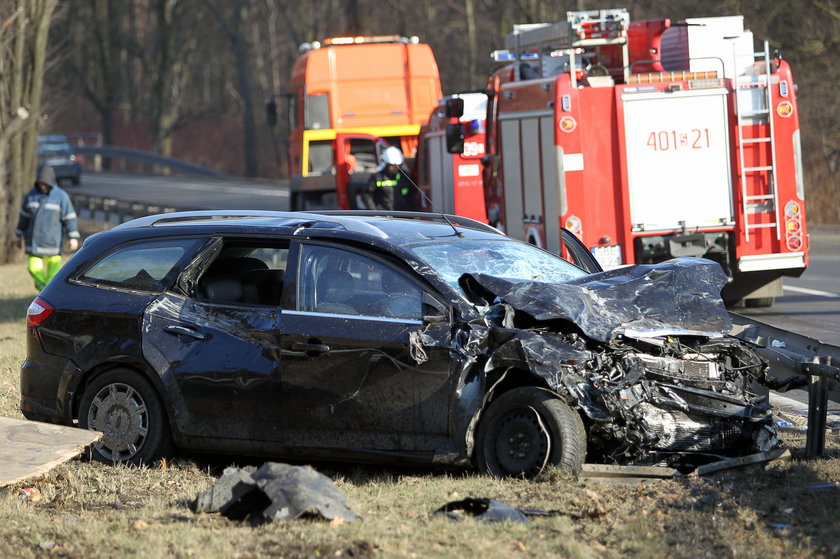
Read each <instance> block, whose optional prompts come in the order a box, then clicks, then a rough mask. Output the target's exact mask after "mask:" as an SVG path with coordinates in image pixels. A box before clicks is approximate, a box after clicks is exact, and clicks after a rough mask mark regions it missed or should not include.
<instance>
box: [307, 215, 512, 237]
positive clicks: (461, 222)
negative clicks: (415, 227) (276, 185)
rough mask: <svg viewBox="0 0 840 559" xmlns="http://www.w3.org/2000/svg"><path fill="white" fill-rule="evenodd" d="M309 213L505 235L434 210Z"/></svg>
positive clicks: (490, 227) (471, 220) (490, 228)
mask: <svg viewBox="0 0 840 559" xmlns="http://www.w3.org/2000/svg"><path fill="white" fill-rule="evenodd" d="M308 213H312V214H319V215H328V216H346V217H353V216H356V217H389V218H399V219H422V220H425V221H435V222H441V223H449V224H450V225H451V224H453V223H454V224H455V225H461V226H465V227H470V228H471V229H477V230H479V231H484V232H486V233H496V234H499V235H504V233H502V232H501V231H500V230H498V229H496V228H495V227H493V226H492V225H487V224H486V223H484V222H482V221H478V220H475V219H471V218H468V217H462V216H460V215H453V214H443V213H434V212H411V211H400V210H313V211H310V212H308Z"/></svg>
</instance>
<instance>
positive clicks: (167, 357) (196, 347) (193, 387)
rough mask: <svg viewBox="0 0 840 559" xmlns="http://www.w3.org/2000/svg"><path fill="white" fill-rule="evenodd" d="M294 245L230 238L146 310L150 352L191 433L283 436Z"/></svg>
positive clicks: (179, 423)
mask: <svg viewBox="0 0 840 559" xmlns="http://www.w3.org/2000/svg"><path fill="white" fill-rule="evenodd" d="M287 246H288V244H287V243H285V244H283V243H279V244H276V245H269V246H266V245H265V242H264V241H258V240H254V241H251V242H250V243H249V242H248V241H247V240H236V241H228V240H226V241H225V243H224V246H222V244H221V241H220V243H219V244H217V245H216V246H214V247H212V248H211V249H210V250H208V251H207V254H206V255H205V256H204V257H203V258H200V259H199V260H198V262H197V263H194V264H193V265H191V266H190V267H188V269H187V270H185V272H184V273H183V274H182V277H181V278H180V279H179V285H180V286H181V290H180V292H179V291H175V290H173V291H167V292H164V293H162V294H161V295H160V296H159V297H158V298H157V299H156V300H155V301H154V302H152V303H151V304H150V305H149V306H148V307H147V309H146V311H145V313H144V315H143V333H144V334H143V354H144V358H145V359H146V361H147V362H149V363H150V364H151V365H152V366H153V367H154V369H155V370H156V371H157V373H158V375H159V376H160V377H161V379H162V380H163V382H164V385H165V386H166V387H167V391H168V394H169V397H170V401H171V402H172V410H173V414H172V417H173V418H174V421H175V424H176V425H175V426H176V427H177V429H178V430H179V431H180V432H181V433H183V434H184V435H186V436H189V437H209V438H214V439H223V438H227V439H238V440H253V441H275V442H276V441H278V440H279V430H278V429H277V422H278V421H279V419H280V416H279V404H280V400H281V394H282V391H281V364H280V345H279V343H280V328H279V324H280V319H281V312H280V306H279V302H280V291H281V289H282V283H283V275H284V272H285V270H284V267H285V255H286V254H287V253H288V248H287Z"/></svg>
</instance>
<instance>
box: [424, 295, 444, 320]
mask: <svg viewBox="0 0 840 559" xmlns="http://www.w3.org/2000/svg"><path fill="white" fill-rule="evenodd" d="M446 316H447V313H446V307H445V306H443V305H442V304H441V303H440V301H438V300H437V299H435V298H434V297H432V296H431V295H429V294H428V293H423V322H425V323H427V324H435V323H438V322H445V321H446Z"/></svg>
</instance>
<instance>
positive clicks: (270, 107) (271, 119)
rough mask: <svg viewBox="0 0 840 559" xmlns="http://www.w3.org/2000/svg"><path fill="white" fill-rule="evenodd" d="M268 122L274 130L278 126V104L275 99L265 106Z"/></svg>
mask: <svg viewBox="0 0 840 559" xmlns="http://www.w3.org/2000/svg"><path fill="white" fill-rule="evenodd" d="M265 112H266V115H265V116H266V120H267V121H268V125H269V126H270V127H272V128H274V127H275V126H277V103H275V102H274V99H272V100H271V101H269V102H268V103H266V104H265Z"/></svg>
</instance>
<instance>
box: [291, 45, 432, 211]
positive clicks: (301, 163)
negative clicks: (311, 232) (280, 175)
mask: <svg viewBox="0 0 840 559" xmlns="http://www.w3.org/2000/svg"><path fill="white" fill-rule="evenodd" d="M300 53H301V54H300V56H299V57H298V59H297V61H296V62H295V65H294V67H293V68H292V75H291V81H290V83H289V86H288V92H287V94H286V99H287V109H288V119H289V147H288V158H289V170H290V175H291V183H290V192H291V209H293V210H298V209H317V208H340V209H357V208H359V207H360V204H361V201H360V198H359V197H358V195H357V193H358V192H359V191H360V190H361V189H363V188H364V186H365V185H366V184H367V180H368V178H369V176H370V175H371V173H373V172H375V170H376V167H377V165H378V159H379V152H380V150H381V149H382V147H383V146H386V145H395V146H397V147H399V148H400V149H401V150H402V152H403V154H404V156H405V157H406V159H409V160H410V159H411V158H413V157H414V154H415V151H416V149H417V135H418V134H419V132H420V126H421V124H422V123H423V122H424V121H425V119H426V118H427V116H428V115H429V112H430V111H431V109H432V108H433V107H435V106H436V105H437V101H438V99H439V98H440V97H441V88H440V78H439V76H438V68H437V63H436V62H435V58H434V55H433V54H432V50H431V48H430V47H429V45H427V44H424V43H421V42H420V41H419V40H418V39H417V37H411V38H405V37H399V36H396V35H389V36H375V37H335V38H331V39H326V40H324V41H323V42H321V43H318V42H314V43H305V44H303V45H301V47H300ZM361 207H363V206H361Z"/></svg>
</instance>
